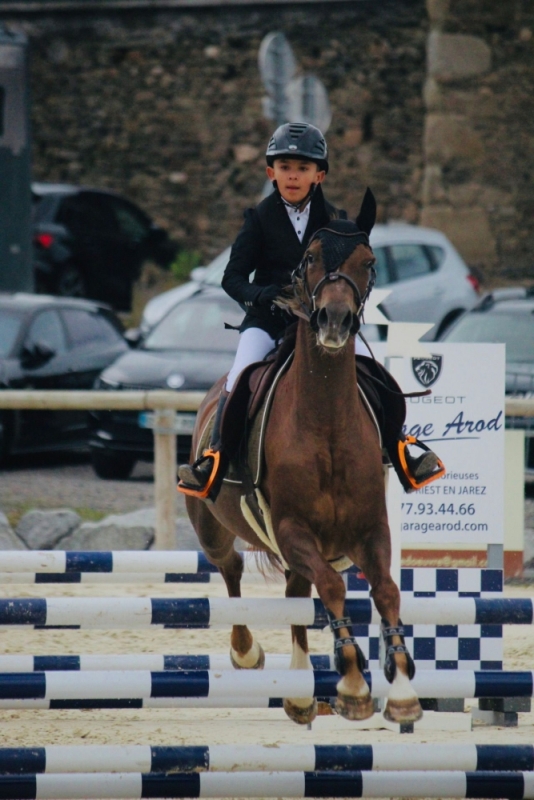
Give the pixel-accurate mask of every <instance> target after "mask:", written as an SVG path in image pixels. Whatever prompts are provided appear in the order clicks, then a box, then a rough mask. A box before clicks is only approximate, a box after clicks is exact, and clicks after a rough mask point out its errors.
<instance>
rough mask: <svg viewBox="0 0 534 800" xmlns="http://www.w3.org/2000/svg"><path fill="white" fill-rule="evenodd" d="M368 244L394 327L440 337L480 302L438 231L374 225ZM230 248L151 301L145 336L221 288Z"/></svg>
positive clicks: (472, 280) (476, 288) (473, 279)
mask: <svg viewBox="0 0 534 800" xmlns="http://www.w3.org/2000/svg"><path fill="white" fill-rule="evenodd" d="M371 244H372V246H373V251H374V254H375V256H376V262H377V263H376V270H377V283H376V285H377V287H380V288H381V289H391V294H390V295H389V296H388V297H387V298H386V299H385V300H384V301H383V303H382V304H381V306H382V307H383V308H384V311H385V313H386V316H387V317H388V318H389V319H391V320H392V321H394V322H434V323H435V327H434V329H433V331H431V332H430V334H429V337H432V338H434V337H436V336H440V335H441V334H442V333H443V331H444V330H446V328H447V327H449V325H451V324H452V322H453V321H454V320H455V319H457V318H458V317H459V316H460V315H461V314H462V313H463V312H464V311H466V310H468V309H470V308H472V307H473V306H474V305H475V303H476V302H477V301H478V299H479V296H478V291H479V282H478V280H477V278H476V277H475V276H474V275H473V274H472V273H471V272H470V270H469V269H468V267H467V266H466V264H465V263H464V261H463V260H462V258H461V257H460V255H459V254H458V252H457V251H456V250H455V248H454V247H453V246H452V244H451V243H450V242H449V240H448V239H447V237H446V236H444V235H443V234H442V233H440V231H436V230H432V229H431V228H420V227H417V226H415V225H407V224H404V223H390V224H388V225H375V227H374V228H373V231H372V233H371ZM229 258H230V248H229V247H228V248H226V250H223V252H222V253H220V254H219V255H218V256H217V257H216V258H215V259H214V260H213V261H212V262H211V264H210V265H209V266H208V267H205V268H197V269H196V270H194V273H192V280H191V281H189V282H188V283H186V284H184V285H183V286H178V287H176V288H175V289H170V290H169V291H168V292H163V294H160V295H158V296H157V297H154V298H153V299H152V300H150V301H149V302H148V303H147V305H146V307H145V309H144V312H143V317H142V320H141V324H140V332H141V334H142V335H146V333H147V332H148V331H149V330H150V329H151V328H152V327H153V326H154V325H155V324H156V323H157V322H158V320H160V319H161V318H162V316H163V315H164V314H165V313H167V311H168V310H169V309H170V308H172V306H173V305H174V304H175V303H179V302H181V301H182V300H184V299H185V298H187V297H191V296H192V295H193V294H197V293H199V292H202V291H203V288H204V287H205V286H215V285H220V283H221V280H222V276H223V273H224V270H225V268H226V265H227V263H228V259H229Z"/></svg>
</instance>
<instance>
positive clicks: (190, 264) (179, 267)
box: [170, 250, 202, 283]
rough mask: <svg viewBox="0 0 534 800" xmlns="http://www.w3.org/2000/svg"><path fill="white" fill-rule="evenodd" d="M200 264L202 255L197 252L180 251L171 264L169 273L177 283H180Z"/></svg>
mask: <svg viewBox="0 0 534 800" xmlns="http://www.w3.org/2000/svg"><path fill="white" fill-rule="evenodd" d="M201 264H202V255H201V253H200V251H199V250H180V252H179V253H178V254H177V255H176V258H175V259H174V261H173V262H172V264H171V268H170V269H171V273H172V275H173V277H174V278H176V280H177V281H179V282H180V283H182V282H183V281H186V280H187V279H188V278H189V273H190V272H191V270H192V269H195V267H199V266H200V265H201Z"/></svg>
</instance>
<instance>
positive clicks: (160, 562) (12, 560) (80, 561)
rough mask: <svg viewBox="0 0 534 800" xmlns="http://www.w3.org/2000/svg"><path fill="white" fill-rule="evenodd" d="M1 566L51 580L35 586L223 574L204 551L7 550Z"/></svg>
mask: <svg viewBox="0 0 534 800" xmlns="http://www.w3.org/2000/svg"><path fill="white" fill-rule="evenodd" d="M241 556H242V558H243V562H244V573H243V575H244V577H246V576H247V575H260V574H261V573H260V571H259V569H258V562H257V554H256V553H252V552H246V551H244V552H241ZM0 567H1V569H2V573H0V577H2V579H6V580H7V578H5V576H7V575H9V574H13V575H26V576H28V575H30V574H33V575H34V576H38V575H41V576H44V575H47V576H48V578H49V580H48V581H47V580H45V579H44V578H41V579H35V580H34V581H32V582H35V583H40V582H43V583H47V582H50V579H51V578H53V579H54V582H56V581H57V582H59V579H60V576H61V575H64V576H70V577H71V578H72V577H73V576H74V577H75V581H77V580H81V579H82V578H81V577H80V576H83V575H85V576H86V577H88V576H90V575H92V576H93V578H94V577H96V576H97V575H100V576H102V577H103V576H106V575H107V576H108V577H109V576H111V575H115V577H116V578H118V577H119V576H120V575H123V576H125V577H126V576H132V575H136V574H143V575H148V574H151V575H156V576H158V577H160V576H165V575H181V576H183V577H184V578H185V576H186V575H189V576H193V575H210V574H212V575H213V574H218V572H219V571H218V569H217V567H214V566H213V564H210V562H209V561H208V559H207V558H206V556H205V555H204V553H203V552H202V551H200V550H198V551H197V550H167V551H164V550H109V551H96V550H95V551H92V550H88V551H83V550H80V551H76V550H28V551H26V550H3V551H2V563H1V565H0ZM347 571H348V572H354V573H356V572H357V571H358V570H357V568H356V567H350V569H349V570H347ZM152 580H153V578H152ZM171 582H172V581H171Z"/></svg>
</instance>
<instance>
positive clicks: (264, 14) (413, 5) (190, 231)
mask: <svg viewBox="0 0 534 800" xmlns="http://www.w3.org/2000/svg"><path fill="white" fill-rule="evenodd" d="M4 20H5V21H6V22H8V23H9V22H10V23H11V24H12V25H15V26H17V27H19V28H23V29H24V30H25V31H26V32H27V33H28V35H29V37H30V41H31V47H32V95H33V106H32V117H33V137H34V162H33V164H34V175H35V178H37V179H41V180H47V181H55V180H61V181H70V182H75V183H86V184H92V185H96V186H107V187H111V188H114V189H116V190H118V191H120V192H123V193H124V194H126V195H127V196H129V197H131V198H132V199H133V200H135V201H137V202H138V203H139V204H140V205H142V206H143V207H145V208H146V209H147V210H148V211H149V212H150V213H151V214H152V215H153V216H155V218H156V219H157V220H158V221H159V222H160V223H161V224H163V225H165V226H166V227H168V228H169V229H170V230H171V231H172V233H173V234H174V236H176V237H177V238H178V239H179V240H180V241H181V242H182V243H183V244H184V246H186V247H188V248H191V249H200V251H201V252H202V255H203V257H204V258H208V257H210V256H212V255H214V254H215V253H217V252H218V251H219V250H220V249H221V248H223V247H224V246H226V245H227V244H228V243H230V242H231V241H232V239H233V237H234V236H235V233H236V231H237V230H238V228H239V225H240V220H241V212H242V209H243V208H244V207H246V206H247V205H250V204H254V203H255V202H257V199H258V197H259V193H260V191H261V188H262V186H263V183H264V159H263V152H264V148H265V145H266V142H267V140H268V137H269V134H270V132H271V129H272V128H273V123H272V122H270V121H268V120H266V119H265V118H264V117H263V114H262V104H261V99H262V96H263V94H264V89H263V86H262V84H261V81H260V76H259V73H258V67H257V52H258V47H259V44H260V42H261V39H262V38H263V36H264V35H265V34H266V33H267V32H269V31H271V30H281V31H283V32H284V33H285V34H286V36H287V38H288V39H289V41H290V43H291V45H292V47H293V49H294V52H295V54H296V56H297V59H298V61H299V64H300V66H301V68H302V69H303V70H306V71H309V72H314V73H315V74H317V75H318V76H319V77H320V78H321V80H322V81H323V82H324V83H325V85H326V87H327V90H328V92H329V96H330V101H331V104H332V107H333V111H334V115H333V121H332V125H331V128H330V130H329V132H328V135H327V138H328V141H329V145H330V149H331V161H332V171H331V173H330V175H329V176H328V179H327V185H326V190H327V194H328V195H329V197H330V198H331V199H332V200H333V201H334V202H336V203H338V204H340V205H342V206H345V207H346V208H347V209H348V210H349V212H350V213H352V214H354V213H356V211H357V207H358V203H359V200H360V198H361V196H362V193H363V191H364V188H365V186H366V185H370V186H371V187H372V188H373V190H374V191H375V194H376V195H377V198H378V201H379V215H380V219H382V220H388V219H399V218H400V219H404V220H408V221H410V222H420V223H422V224H426V225H430V226H433V227H437V228H440V229H442V230H444V231H445V233H447V234H448V235H449V236H450V238H451V239H452V240H453V241H454V242H455V243H456V245H457V246H458V248H459V249H460V251H461V252H462V254H463V255H464V257H465V258H466V260H467V261H468V262H469V263H471V264H472V265H476V266H479V267H480V268H481V269H482V270H483V272H484V273H485V275H486V277H487V278H488V279H489V281H490V282H491V283H502V282H505V281H510V280H515V279H516V280H521V281H523V282H524V281H528V280H530V279H531V274H532V269H531V253H532V252H533V250H534V226H533V224H532V219H533V214H534V187H533V181H532V178H533V176H534V35H533V34H534V4H533V3H532V2H531V0H507V1H506V2H502V0H410V2H409V3H407V2H405V0H381V2H380V3H375V2H371V0H359V1H358V2H345V3H329V4H324V5H321V4H303V5H280V6H274V7H273V6H247V5H240V6H238V7H235V6H234V7H232V6H224V7H220V8H216V9H214V8H204V9H202V8H196V9H193V8H187V9H183V8H182V9H174V10H172V11H171V10H169V11H163V12H161V11H160V12H157V11H154V10H153V11H136V10H128V11H122V12H118V11H115V12H113V11H109V12H107V13H106V12H103V11H99V12H98V14H96V13H92V14H91V13H81V12H69V13H65V14H52V13H48V14H45V13H43V14H38V15H24V14H19V15H18V17H16V18H15V17H12V18H11V19H9V18H7V19H6V18H5V17H4Z"/></svg>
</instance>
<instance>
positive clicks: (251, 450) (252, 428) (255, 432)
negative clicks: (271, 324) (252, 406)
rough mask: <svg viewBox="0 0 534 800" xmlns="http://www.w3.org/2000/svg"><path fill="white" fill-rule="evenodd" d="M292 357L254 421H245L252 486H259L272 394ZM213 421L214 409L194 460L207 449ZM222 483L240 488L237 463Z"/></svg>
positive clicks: (231, 467)
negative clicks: (247, 430) (247, 429)
mask: <svg viewBox="0 0 534 800" xmlns="http://www.w3.org/2000/svg"><path fill="white" fill-rule="evenodd" d="M293 355H294V354H293V353H291V354H290V355H289V356H288V358H287V359H286V360H285V361H284V363H283V364H282V366H281V367H280V369H279V370H278V372H277V373H276V376H275V378H274V380H273V383H272V385H271V387H270V389H269V391H268V392H267V394H266V396H265V399H264V400H263V402H262V404H261V406H260V408H259V409H258V413H257V414H256V416H255V417H254V419H253V420H252V421H250V420H247V425H248V426H249V433H248V437H247V460H248V465H249V469H250V472H251V475H252V480H253V482H254V486H259V484H260V482H261V478H262V472H263V448H264V443H265V431H266V429H267V422H268V420H269V412H270V410H271V405H272V402H273V398H274V393H275V391H276V387H277V385H278V381H279V380H280V378H281V377H282V375H283V374H284V373H285V372H286V371H287V369H288V368H289V365H290V364H291V361H292V359H293ZM214 420H215V409H214V410H213V414H212V415H211V416H210V418H209V419H208V421H207V422H206V425H205V427H204V430H203V431H202V434H201V436H200V440H199V443H198V447H197V450H196V453H195V458H199V457H200V456H201V454H202V453H203V452H204V450H206V448H207V447H208V445H209V441H210V438H211V432H212V430H213V423H214ZM224 483H228V484H233V485H234V486H241V483H242V482H241V478H240V471H239V464H238V463H237V461H232V462H230V465H229V467H228V471H227V473H226V477H225V478H224Z"/></svg>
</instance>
